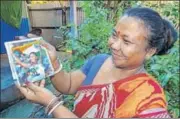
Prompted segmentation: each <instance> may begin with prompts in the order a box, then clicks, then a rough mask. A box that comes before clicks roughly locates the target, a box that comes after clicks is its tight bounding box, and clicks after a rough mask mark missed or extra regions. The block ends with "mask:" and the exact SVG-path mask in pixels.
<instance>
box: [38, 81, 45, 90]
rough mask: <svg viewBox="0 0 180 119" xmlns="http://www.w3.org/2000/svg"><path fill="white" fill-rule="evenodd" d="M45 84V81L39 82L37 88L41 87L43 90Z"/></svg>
mask: <svg viewBox="0 0 180 119" xmlns="http://www.w3.org/2000/svg"><path fill="white" fill-rule="evenodd" d="M45 82H46V81H45V79H43V80H41V82H40V85H39V86H40V87H42V88H44V86H45Z"/></svg>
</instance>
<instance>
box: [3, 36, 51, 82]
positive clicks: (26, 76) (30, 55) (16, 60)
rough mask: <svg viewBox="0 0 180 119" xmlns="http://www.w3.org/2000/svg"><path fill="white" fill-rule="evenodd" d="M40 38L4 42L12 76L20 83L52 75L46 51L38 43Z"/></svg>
mask: <svg viewBox="0 0 180 119" xmlns="http://www.w3.org/2000/svg"><path fill="white" fill-rule="evenodd" d="M40 40H42V38H32V39H26V40H20V41H13V42H7V43H6V49H7V52H8V57H9V62H10V65H11V70H12V73H13V78H14V79H15V80H17V82H18V83H19V84H21V85H24V83H25V82H27V81H28V82H35V81H39V80H42V79H44V78H45V77H48V76H51V75H53V72H54V70H53V67H52V64H51V61H50V58H49V56H48V53H47V51H46V50H45V48H44V47H42V46H41V45H40Z"/></svg>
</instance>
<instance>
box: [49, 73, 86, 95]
mask: <svg viewBox="0 0 180 119" xmlns="http://www.w3.org/2000/svg"><path fill="white" fill-rule="evenodd" d="M85 77H86V75H85V74H84V73H83V72H82V71H81V70H76V71H72V72H70V73H67V72H65V71H60V72H59V73H57V74H56V75H55V76H54V77H53V78H52V79H51V82H52V84H53V85H54V87H55V88H56V89H57V90H58V91H59V92H61V93H64V94H74V93H75V92H76V91H77V89H78V88H79V87H80V86H81V84H82V82H83V81H84V79H85Z"/></svg>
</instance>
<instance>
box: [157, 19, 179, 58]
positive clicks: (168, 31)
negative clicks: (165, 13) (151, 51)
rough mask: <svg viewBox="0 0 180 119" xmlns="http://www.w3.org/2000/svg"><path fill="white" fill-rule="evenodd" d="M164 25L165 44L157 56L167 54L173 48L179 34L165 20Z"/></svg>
mask: <svg viewBox="0 0 180 119" xmlns="http://www.w3.org/2000/svg"><path fill="white" fill-rule="evenodd" d="M162 21H163V24H164V33H163V34H164V44H163V47H162V49H161V50H160V51H159V52H158V53H157V55H163V54H166V53H167V51H168V50H169V49H170V48H171V47H172V46H173V44H174V43H175V41H176V40H177V32H176V30H175V28H174V27H173V25H172V24H171V23H170V22H169V21H168V20H166V19H163V20H162Z"/></svg>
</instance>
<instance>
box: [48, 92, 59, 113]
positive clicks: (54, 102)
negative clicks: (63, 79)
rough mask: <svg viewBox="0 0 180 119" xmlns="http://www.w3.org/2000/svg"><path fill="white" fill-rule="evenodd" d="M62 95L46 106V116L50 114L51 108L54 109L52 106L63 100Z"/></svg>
mask: <svg viewBox="0 0 180 119" xmlns="http://www.w3.org/2000/svg"><path fill="white" fill-rule="evenodd" d="M61 97H62V95H60V96H59V97H54V98H53V99H52V100H51V101H50V102H49V104H48V105H47V106H46V108H45V112H46V114H47V113H48V112H49V110H50V108H51V107H52V105H54V104H56V102H58V101H59V100H61Z"/></svg>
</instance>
